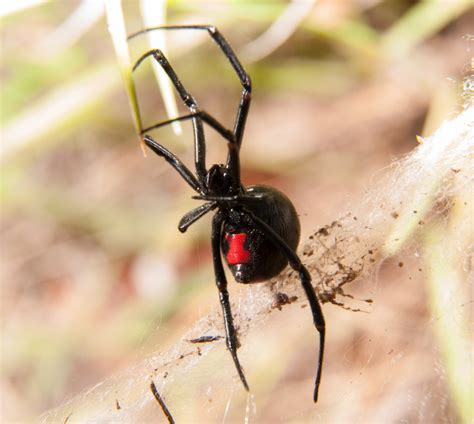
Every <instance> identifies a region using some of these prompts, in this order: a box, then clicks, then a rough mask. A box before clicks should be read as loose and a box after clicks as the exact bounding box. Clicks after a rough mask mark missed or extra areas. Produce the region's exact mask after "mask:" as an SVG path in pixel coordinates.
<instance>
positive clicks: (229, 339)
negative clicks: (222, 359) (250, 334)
mask: <svg viewBox="0 0 474 424" xmlns="http://www.w3.org/2000/svg"><path fill="white" fill-rule="evenodd" d="M223 222H224V214H223V213H222V212H221V211H218V212H217V213H216V214H215V215H214V218H213V220H212V236H211V243H212V259H213V261H214V273H215V277H216V284H217V288H218V290H219V300H220V303H221V306H222V313H223V315H224V327H225V338H226V344H227V348H228V349H229V351H230V353H231V355H232V359H233V360H234V364H235V368H236V369H237V372H238V374H239V377H240V380H241V381H242V384H243V385H244V388H245V390H247V391H249V386H248V384H247V380H246V379H245V375H244V371H243V369H242V366H241V365H240V362H239V358H238V357H237V332H236V331H235V327H234V321H233V318H232V311H231V309H230V302H229V292H228V291H227V279H226V277H225V273H224V268H223V266H222V258H221V246H220V243H221V232H222V223H223Z"/></svg>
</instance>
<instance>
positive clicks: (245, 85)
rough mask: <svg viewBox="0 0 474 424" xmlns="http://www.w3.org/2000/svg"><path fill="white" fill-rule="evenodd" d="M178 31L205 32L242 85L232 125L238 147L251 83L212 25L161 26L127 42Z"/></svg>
mask: <svg viewBox="0 0 474 424" xmlns="http://www.w3.org/2000/svg"><path fill="white" fill-rule="evenodd" d="M180 29H190V30H197V31H207V32H208V34H209V35H210V36H211V38H212V39H213V40H214V42H215V43H216V44H217V45H218V46H219V48H220V49H221V51H222V53H224V56H225V57H226V58H227V59H228V61H229V62H230V64H231V65H232V68H233V69H234V71H235V73H236V74H237V76H238V77H239V80H240V84H241V85H242V94H241V97H240V104H239V108H238V110H237V117H236V120H235V124H234V131H233V132H234V135H235V138H236V140H237V144H238V146H239V147H240V145H241V144H242V138H243V134H244V129H245V122H246V121H247V116H248V112H249V108H250V102H251V92H252V82H251V80H250V76H249V75H248V74H247V72H246V71H245V69H244V67H243V66H242V64H241V63H240V61H239V59H238V58H237V55H236V54H235V52H234V50H233V49H232V47H231V46H230V45H229V43H228V42H227V40H226V39H225V38H224V36H223V35H222V34H221V33H220V32H219V30H218V29H217V28H216V27H214V26H212V25H170V26H165V27H163V26H161V27H153V28H146V29H144V30H142V31H138V32H136V33H134V34H131V35H129V37H128V40H130V39H131V38H134V37H136V36H138V35H140V34H144V33H147V32H150V31H156V30H180Z"/></svg>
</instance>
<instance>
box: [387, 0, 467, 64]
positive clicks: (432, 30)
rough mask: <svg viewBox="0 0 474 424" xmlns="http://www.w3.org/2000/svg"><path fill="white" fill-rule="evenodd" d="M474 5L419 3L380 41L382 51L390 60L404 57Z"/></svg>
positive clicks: (434, 0) (440, 0) (439, 0)
mask: <svg viewBox="0 0 474 424" xmlns="http://www.w3.org/2000/svg"><path fill="white" fill-rule="evenodd" d="M473 6H474V2H473V1H472V0H468V1H464V0H456V1H443V0H429V1H422V2H419V3H417V4H415V6H413V7H412V8H411V9H410V10H409V11H408V12H407V13H405V15H404V16H402V17H401V18H400V19H399V20H398V21H397V22H396V23H395V24H394V25H393V26H392V27H391V28H390V29H389V30H388V31H386V32H385V34H384V35H383V36H382V39H381V47H382V51H385V52H386V54H387V55H388V56H390V57H400V56H404V55H406V54H407V53H408V52H409V51H410V50H411V49H412V48H413V47H415V46H416V45H417V44H418V43H420V42H422V41H423V40H425V39H427V38H428V37H430V36H431V35H433V34H436V33H437V32H438V31H439V30H440V29H441V28H443V27H444V26H445V25H447V24H448V23H449V22H451V21H452V20H454V19H455V18H457V17H458V16H459V15H461V13H463V12H465V11H467V10H468V9H470V8H472V7H473Z"/></svg>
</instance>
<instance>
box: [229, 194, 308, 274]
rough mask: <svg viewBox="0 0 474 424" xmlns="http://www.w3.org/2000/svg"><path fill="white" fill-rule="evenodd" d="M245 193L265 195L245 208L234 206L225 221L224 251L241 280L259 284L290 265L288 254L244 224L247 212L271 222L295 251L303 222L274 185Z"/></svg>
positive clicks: (233, 272)
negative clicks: (243, 217)
mask: <svg viewBox="0 0 474 424" xmlns="http://www.w3.org/2000/svg"><path fill="white" fill-rule="evenodd" d="M245 191H246V194H249V195H252V194H255V195H262V196H263V197H262V198H261V199H258V201H255V202H248V203H247V204H246V205H245V206H244V207H243V210H242V209H239V208H235V209H233V210H232V211H231V212H230V213H229V214H228V218H227V219H226V221H225V222H224V231H223V236H222V239H221V247H222V252H223V254H224V257H225V260H226V262H227V265H228V266H229V268H230V270H231V272H232V274H233V275H234V278H235V280H236V281H237V282H239V283H256V282H259V281H264V280H268V279H269V278H272V277H274V276H276V275H277V274H278V273H280V272H281V271H282V270H283V269H284V268H285V267H286V265H287V264H288V259H287V256H286V255H285V254H284V253H283V252H282V251H281V249H280V248H279V247H278V246H276V245H275V244H274V243H273V242H271V241H270V240H269V239H268V238H267V237H266V236H265V234H264V233H263V232H262V231H261V230H259V229H258V228H256V227H255V226H252V225H248V224H245V222H246V220H245V219H241V216H242V215H244V216H245V214H246V211H248V212H251V213H252V214H253V215H254V216H256V217H258V218H260V219H261V220H262V221H264V222H265V223H266V224H268V225H269V226H270V227H271V228H272V229H273V230H274V231H275V232H276V233H277V234H278V235H279V236H280V237H281V238H282V239H283V240H284V241H285V242H286V243H287V245H288V246H289V247H290V248H291V249H292V250H293V251H296V248H297V247H298V242H299V239H300V223H299V219H298V215H297V213H296V210H295V208H294V206H293V204H292V203H291V201H290V199H288V197H286V196H285V195H284V194H283V193H281V192H280V191H278V190H276V189H275V188H273V187H268V186H261V185H258V186H250V187H247V188H246V190H245Z"/></svg>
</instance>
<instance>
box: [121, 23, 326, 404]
mask: <svg viewBox="0 0 474 424" xmlns="http://www.w3.org/2000/svg"><path fill="white" fill-rule="evenodd" d="M157 30H192V31H206V32H207V33H208V34H209V36H210V37H211V38H212V40H214V42H215V43H216V44H217V46H218V47H219V48H220V50H221V51H222V53H223V54H224V56H225V57H226V58H227V60H228V61H229V62H230V64H231V66H232V68H233V70H234V71H235V73H236V74H237V76H238V78H239V80H240V84H241V85H242V94H241V98H240V104H239V107H238V110H237V116H236V119H235V124H234V129H233V130H232V131H231V130H229V129H227V128H225V127H224V126H223V125H222V124H221V123H220V122H219V121H218V120H217V119H215V118H214V117H212V116H211V115H210V114H208V113H206V112H205V111H204V110H201V109H200V108H199V106H198V104H197V102H196V100H195V99H194V97H193V96H191V94H190V93H189V92H188V91H187V90H186V88H185V87H184V86H183V84H182V83H181V81H180V80H179V78H178V76H177V75H176V73H175V71H174V69H173V67H172V66H171V64H170V63H169V61H168V60H167V58H166V57H165V56H164V54H163V52H162V51H161V50H159V49H152V50H150V51H148V52H146V53H145V54H143V55H142V56H141V57H140V58H139V59H138V60H137V62H136V63H135V65H134V66H133V71H136V69H137V68H138V67H139V66H140V64H141V63H143V61H144V60H145V59H147V58H148V57H152V58H153V59H154V60H155V61H156V62H157V63H158V64H159V65H160V66H161V67H162V68H163V70H164V71H165V72H166V74H167V75H168V77H169V78H170V80H171V81H172V83H173V85H174V87H175V89H176V91H177V92H178V94H179V96H180V97H181V99H182V101H183V102H184V104H185V105H186V106H187V107H188V109H189V112H190V113H189V114H187V115H183V116H179V117H177V118H174V119H169V120H166V121H163V122H160V123H158V124H155V125H153V126H150V127H148V128H141V129H140V135H141V136H142V137H143V141H144V143H145V144H146V146H147V147H148V148H150V149H151V150H152V151H153V152H155V153H156V154H157V155H158V156H161V157H162V158H164V159H165V160H166V161H167V162H168V163H169V164H170V165H171V166H172V167H173V168H174V169H175V170H176V171H177V172H178V173H179V174H180V175H181V177H182V178H183V179H184V180H185V181H186V182H187V183H188V185H189V186H190V187H191V188H192V189H193V190H194V191H195V192H196V193H197V195H195V196H193V197H192V198H193V199H196V200H200V201H203V202H204V203H203V204H201V205H200V206H198V207H196V208H195V209H192V210H191V211H189V212H188V213H186V214H185V215H184V216H183V217H182V218H181V220H180V221H179V224H178V229H179V231H180V232H182V233H184V232H186V230H187V229H188V228H189V226H191V225H192V224H193V223H195V222H196V221H197V220H198V219H200V218H201V217H203V216H204V215H205V214H206V213H208V212H210V211H213V210H216V213H215V214H214V217H213V219H212V231H211V245H212V258H213V264H214V274H215V281H216V285H217V289H218V290H219V300H220V304H221V306H222V312H223V317H224V327H225V335H226V345H227V348H228V349H229V351H230V353H231V355H232V359H233V361H234V364H235V367H236V369H237V373H238V375H239V377H240V380H241V381H242V384H243V386H244V388H245V389H246V390H247V391H249V385H248V384H247V380H246V378H245V375H244V371H243V369H242V366H241V365H240V362H239V358H238V356H237V348H238V346H239V344H238V339H237V333H236V330H235V326H234V322H233V317H232V312H231V305H230V302H229V292H228V290H227V280H226V276H225V273H224V268H223V264H222V256H224V259H225V261H226V263H227V265H228V267H229V268H230V271H231V272H232V274H233V276H234V278H235V280H236V281H237V282H238V283H243V284H249V283H257V282H262V281H265V280H268V279H269V278H272V277H274V276H276V275H277V274H278V273H280V272H281V271H282V270H283V269H284V268H285V267H286V266H287V265H288V264H289V265H290V266H291V267H292V268H293V269H294V270H295V271H296V272H297V273H298V275H299V277H300V280H301V285H302V286H303V289H304V292H305V294H306V297H307V298H308V301H309V304H310V307H311V313H312V316H313V322H314V325H315V327H316V329H317V331H318V333H319V357H318V362H317V372H316V380H315V385H314V394H313V400H314V402H316V401H317V399H318V391H319V384H320V381H321V371H322V364H323V356H324V340H325V334H326V331H325V328H326V327H325V321H324V316H323V313H322V309H321V306H320V304H319V301H318V298H317V296H316V294H315V292H314V289H313V286H312V285H311V276H310V274H309V272H308V270H307V269H306V268H305V266H304V265H303V264H302V263H301V260H300V258H299V257H298V255H297V254H296V248H297V246H298V242H299V238H300V223H299V219H298V215H297V213H296V210H295V208H294V206H293V204H292V203H291V201H290V200H289V199H288V197H286V196H285V195H284V194H283V193H281V192H280V191H278V190H276V189H275V188H273V187H268V186H264V185H253V186H248V187H245V186H244V185H243V184H242V182H241V178H240V156H239V152H240V147H241V145H242V139H243V135H244V129H245V123H246V121H247V116H248V112H249V108H250V102H251V91H252V86H251V81H250V77H249V75H248V74H247V72H246V71H245V70H244V68H243V66H242V65H241V63H240V61H239V59H238V58H237V56H236V54H235V53H234V51H233V50H232V48H231V46H230V45H229V43H228V42H227V41H226V39H225V38H224V37H223V36H222V34H221V33H220V32H219V31H218V30H217V28H215V27H214V26H209V25H174V26H163V27H153V28H147V29H144V30H142V31H139V32H136V33H134V34H131V35H130V36H129V37H128V40H130V39H132V38H134V37H136V36H138V35H141V34H144V33H147V32H149V31H157ZM184 120H191V121H192V126H193V132H194V149H195V155H194V162H195V169H196V174H195V175H194V174H193V173H192V172H191V171H190V170H189V169H188V168H187V167H186V166H185V165H184V163H183V162H182V161H181V160H180V159H179V158H178V157H176V156H175V155H174V154H173V153H171V152H170V151H169V150H168V149H166V148H165V147H164V146H162V145H161V144H159V143H157V142H156V141H155V140H154V139H153V138H152V137H151V136H150V135H149V134H147V133H148V132H149V131H151V130H153V129H157V128H160V127H163V126H165V125H169V124H171V123H172V122H176V121H184ZM203 123H206V124H207V125H209V126H210V127H211V128H213V129H214V130H215V131H217V132H218V133H219V134H220V135H221V136H222V137H223V138H224V139H225V140H226V142H227V148H228V153H227V160H226V163H225V164H219V165H218V164H214V165H212V166H211V167H210V168H209V169H207V168H206V142H205V136H204V125H203ZM221 252H222V256H221Z"/></svg>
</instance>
